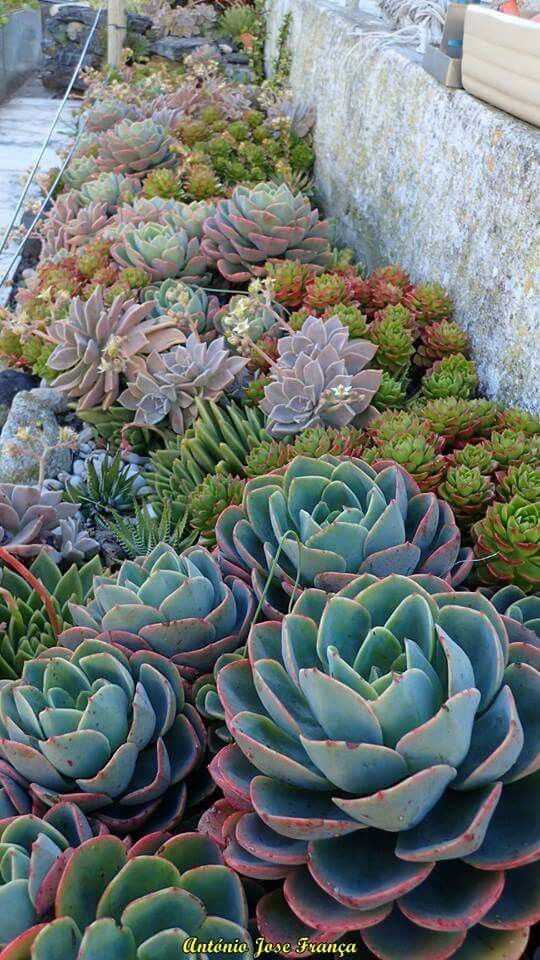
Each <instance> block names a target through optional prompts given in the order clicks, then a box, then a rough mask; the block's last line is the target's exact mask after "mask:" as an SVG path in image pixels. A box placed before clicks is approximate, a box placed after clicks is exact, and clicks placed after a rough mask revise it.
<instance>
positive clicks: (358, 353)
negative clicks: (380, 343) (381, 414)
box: [261, 317, 382, 438]
mask: <svg viewBox="0 0 540 960" xmlns="http://www.w3.org/2000/svg"><path fill="white" fill-rule="evenodd" d="M277 346H278V351H279V360H278V362H277V364H275V365H274V367H272V373H271V377H272V382H271V383H270V384H269V385H268V386H267V387H266V388H265V391H264V400H263V402H262V403H261V409H262V410H263V412H264V413H266V414H267V416H268V431H269V433H270V434H271V435H272V436H274V437H277V438H280V437H284V436H289V435H290V434H294V433H299V432H300V431H301V430H305V429H307V428H308V427H319V426H331V427H344V426H347V424H349V423H351V422H352V421H355V422H356V423H360V417H361V415H362V419H363V421H364V422H365V421H366V420H367V421H369V419H372V418H373V417H374V415H375V414H374V410H373V408H371V407H370V402H371V400H372V398H373V396H374V394H375V393H376V392H377V389H378V387H379V384H380V381H381V376H382V374H381V373H380V372H379V371H376V370H364V367H365V366H366V364H367V363H369V361H370V360H372V359H373V356H374V354H375V350H376V348H375V346H374V345H373V344H371V343H368V342H367V341H365V340H351V341H349V332H348V330H347V328H346V327H344V326H343V324H342V323H340V321H339V320H338V319H337V317H332V318H331V319H330V320H321V319H318V318H317V317H308V319H307V320H306V321H305V323H304V324H303V326H302V329H301V330H300V331H299V332H298V333H294V334H291V336H287V337H282V338H281V339H280V340H278V345H277Z"/></svg>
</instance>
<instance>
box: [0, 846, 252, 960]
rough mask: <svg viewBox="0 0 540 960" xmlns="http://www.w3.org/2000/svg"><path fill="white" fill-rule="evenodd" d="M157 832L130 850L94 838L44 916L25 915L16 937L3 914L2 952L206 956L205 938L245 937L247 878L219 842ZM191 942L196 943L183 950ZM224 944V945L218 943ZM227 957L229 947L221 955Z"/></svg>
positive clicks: (11, 957) (40, 958) (126, 959)
mask: <svg viewBox="0 0 540 960" xmlns="http://www.w3.org/2000/svg"><path fill="white" fill-rule="evenodd" d="M160 841H161V838H160V837H159V836H157V835H152V836H150V837H147V838H145V839H144V841H143V842H142V843H141V844H136V845H135V847H133V848H132V849H131V850H130V851H127V850H126V845H125V844H124V843H122V842H121V841H120V840H119V839H118V838H117V837H96V838H94V839H90V840H87V841H86V842H85V843H83V844H82V845H81V846H79V847H78V849H77V850H75V851H74V852H73V854H72V856H71V858H70V860H69V863H68V864H67V867H66V868H65V870H64V872H63V875H62V877H61V880H60V883H59V884H58V888H57V890H55V892H54V894H55V895H54V896H53V904H52V909H51V910H50V919H49V917H47V918H45V922H43V923H40V924H35V925H34V923H33V918H32V917H31V916H30V915H29V916H27V917H24V916H21V917H19V918H18V920H19V926H20V927H22V931H21V933H20V934H19V936H17V937H15V938H14V939H11V938H9V936H7V938H6V934H9V932H10V925H9V922H6V919H5V918H4V917H2V918H0V937H3V938H4V943H5V946H4V949H3V950H2V953H1V954H0V956H1V957H2V960H23V958H24V960H173V958H174V960H177V958H179V957H182V956H190V957H196V956H205V955H206V954H205V951H204V948H203V947H198V946H197V944H204V943H207V942H209V941H211V940H213V941H214V943H215V944H219V943H220V942H221V943H222V944H224V945H225V946H224V949H223V953H224V954H227V953H234V952H236V951H234V949H232V950H231V949H229V950H227V944H229V943H230V944H232V945H234V944H235V943H240V944H245V951H244V952H243V953H242V956H244V957H246V960H250V958H251V957H252V956H253V954H252V947H251V937H250V935H249V933H248V932H247V929H246V927H247V923H248V908H247V900H246V895H245V892H244V889H243V886H242V883H241V881H240V879H239V878H238V877H237V876H236V874H235V873H233V871H232V870H230V869H229V868H228V867H226V866H224V864H223V860H222V856H221V854H220V851H219V847H218V846H217V845H216V844H215V843H214V842H213V841H211V840H209V839H208V838H206V837H202V836H200V835H198V834H196V833H185V834H182V835H181V836H178V837H172V838H169V839H168V840H166V841H165V842H164V843H163V842H160ZM188 939H189V940H190V942H191V944H192V949H185V948H184V944H186V943H187V942H188ZM218 949H219V948H218ZM218 955H219V956H221V952H220V953H219V954H218Z"/></svg>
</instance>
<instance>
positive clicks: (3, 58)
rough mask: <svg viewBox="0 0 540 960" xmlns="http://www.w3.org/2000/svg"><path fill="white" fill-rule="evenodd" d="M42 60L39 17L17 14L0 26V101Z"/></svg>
mask: <svg viewBox="0 0 540 960" xmlns="http://www.w3.org/2000/svg"><path fill="white" fill-rule="evenodd" d="M40 60H41V13H40V11H39V10H17V11H16V12H15V13H12V14H11V15H10V16H9V17H8V19H7V22H6V23H4V24H2V25H0V100H4V99H5V98H6V97H7V96H8V94H9V93H11V91H12V90H13V89H14V88H15V87H16V86H18V84H19V83H21V82H22V80H24V78H25V77H26V76H28V74H29V73H31V72H32V71H33V70H35V69H36V68H37V66H38V65H39V62H40Z"/></svg>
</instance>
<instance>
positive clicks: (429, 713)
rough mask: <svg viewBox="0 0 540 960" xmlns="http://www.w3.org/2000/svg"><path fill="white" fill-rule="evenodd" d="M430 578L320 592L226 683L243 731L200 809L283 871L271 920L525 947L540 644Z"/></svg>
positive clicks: (227, 708)
mask: <svg viewBox="0 0 540 960" xmlns="http://www.w3.org/2000/svg"><path fill="white" fill-rule="evenodd" d="M533 637H534V635H533V634H532V632H531V634H530V636H529V640H528V641H527V642H523V640H521V641H520V642H517V643H514V642H509V638H508V633H507V630H506V627H505V623H504V621H503V619H502V617H501V616H500V615H499V614H498V612H497V610H496V609H495V607H494V606H493V604H491V603H490V602H489V600H487V599H486V598H485V597H483V596H482V595H481V594H480V593H478V592H476V593H474V592H473V593H470V592H469V593H468V592H454V591H452V590H451V588H450V587H449V586H448V584H446V583H444V582H443V581H441V580H439V579H438V578H434V577H424V578H421V581H418V579H416V578H406V577H401V576H390V577H388V578H385V579H382V580H378V579H376V578H375V577H372V576H361V577H359V578H358V579H357V580H355V581H353V582H351V583H350V584H349V585H348V586H347V587H346V588H345V589H343V590H342V591H341V592H340V593H339V594H338V595H337V596H335V597H332V598H328V597H327V595H326V594H325V593H324V592H323V591H321V590H314V589H309V590H306V591H305V592H304V594H303V595H302V596H301V598H300V599H299V600H298V601H297V603H296V604H295V607H294V610H293V612H292V613H291V614H289V615H287V616H286V617H285V618H284V619H283V621H282V622H281V623H278V622H267V623H260V624H257V625H256V626H254V627H253V629H252V631H251V634H250V637H249V640H248V644H247V654H246V657H247V658H246V659H244V660H237V661H236V662H233V663H230V664H228V665H226V666H224V667H223V668H222V669H221V670H220V671H219V674H218V679H217V687H218V692H219V696H220V700H221V703H222V705H223V707H224V714H225V719H226V722H227V726H228V728H229V730H230V732H231V734H232V736H233V738H234V740H235V741H236V742H235V743H234V744H232V745H230V746H227V747H225V748H224V749H223V750H222V751H221V752H220V753H219V754H217V756H216V758H215V759H214V760H213V762H212V764H211V772H212V774H213V776H214V779H215V780H216V782H217V784H218V785H219V786H220V787H221V788H222V790H223V791H224V793H225V795H226V797H227V798H228V804H227V803H224V802H223V801H221V804H220V805H219V804H218V807H217V808H216V811H215V816H214V815H213V814H212V812H210V813H209V814H206V815H205V816H204V818H203V820H202V822H201V826H202V827H203V828H204V829H206V830H208V829H210V831H211V832H213V833H215V835H217V836H218V837H219V838H220V839H221V842H222V843H223V844H224V845H225V861H226V862H227V863H228V864H229V865H230V866H232V867H234V869H236V870H238V871H239V872H240V873H242V874H244V875H246V876H249V877H254V878H261V879H267V880H273V881H274V882H276V881H278V885H277V886H276V888H275V890H274V891H273V892H270V893H268V894H266V895H265V896H264V897H263V898H262V899H261V901H260V902H259V905H258V910H257V917H258V924H259V928H260V930H261V933H262V934H263V936H265V937H267V938H268V939H270V940H273V941H280V942H283V941H284V940H285V941H292V942H295V941H296V940H297V939H298V937H299V936H301V935H305V936H307V937H308V938H309V939H310V940H313V941H315V942H320V941H334V940H337V939H339V938H340V937H342V936H344V935H345V934H347V933H348V932H350V931H360V932H361V936H362V938H363V940H364V943H365V945H366V946H367V947H368V948H369V950H370V951H372V953H373V954H374V955H375V956H376V957H379V958H382V960H405V958H407V960H408V958H412V957H414V958H415V960H434V958H447V957H455V958H456V960H465V958H471V960H472V958H474V960H476V958H480V957H484V956H486V957H487V956H488V955H489V956H490V957H496V958H498V960H502V958H505V960H518V958H520V957H522V955H523V951H524V949H525V946H526V943H527V939H528V933H529V927H530V925H532V924H533V923H535V921H537V920H538V919H539V913H540V908H539V902H538V884H539V876H540V863H539V855H540V829H539V821H538V805H539V803H540V796H539V793H540V780H539V772H538V767H539V764H540V760H539V757H540V752H539V741H540V721H539V713H538V702H539V698H540V645H539V644H538V640H537V638H534V639H535V640H536V643H535V642H530V641H531V639H532V638H533Z"/></svg>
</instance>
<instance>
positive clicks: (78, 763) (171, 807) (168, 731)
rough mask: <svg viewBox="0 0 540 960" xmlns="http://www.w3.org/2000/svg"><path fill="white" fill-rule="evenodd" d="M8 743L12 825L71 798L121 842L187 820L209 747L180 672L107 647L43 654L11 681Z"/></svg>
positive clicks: (2, 726) (155, 658) (3, 751)
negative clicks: (190, 784) (192, 783)
mask: <svg viewBox="0 0 540 960" xmlns="http://www.w3.org/2000/svg"><path fill="white" fill-rule="evenodd" d="M112 589H114V588H112ZM0 737H1V738H0V755H1V757H2V758H3V763H2V774H3V776H2V781H3V784H4V791H3V816H4V817H6V816H8V815H9V814H10V811H11V816H14V815H15V814H17V813H19V812H21V809H20V807H21V804H22V805H23V810H22V812H27V810H28V799H30V800H31V802H32V804H33V805H34V806H36V807H37V808H41V807H44V808H47V807H53V806H54V805H55V803H58V802H59V801H60V800H65V801H67V802H73V803H76V804H77V805H78V806H79V807H80V808H81V810H83V811H84V812H87V813H92V815H93V816H95V817H96V818H97V819H99V820H100V821H102V822H103V823H104V824H105V825H106V826H107V827H108V829H110V830H111V832H113V833H119V834H128V833H129V834H131V833H133V832H134V831H136V830H140V829H141V828H142V827H143V826H144V828H145V829H146V830H149V829H169V828H170V827H172V826H174V825H175V824H177V823H178V822H179V821H180V820H181V818H182V816H183V813H184V809H185V807H186V803H187V799H188V789H187V785H186V780H187V778H188V776H189V774H190V773H192V772H193V771H194V770H195V768H196V767H197V766H198V765H199V763H200V761H201V758H202V756H203V753H204V749H205V745H206V734H205V731H204V727H203V724H202V722H201V719H200V717H199V716H198V714H197V712H196V711H195V710H194V708H193V707H191V706H190V705H189V704H187V703H186V701H185V693H184V688H183V685H182V680H181V678H180V675H179V673H178V669H177V667H176V666H175V665H174V664H173V663H171V662H170V660H168V659H167V658H165V657H163V656H161V655H160V654H158V653H155V652H154V651H151V650H139V651H137V652H135V653H131V654H127V653H123V652H122V651H121V650H120V649H118V647H116V646H112V645H111V644H108V643H104V642H102V641H101V640H85V641H83V642H82V643H81V644H80V645H79V646H78V647H77V649H76V650H75V651H73V652H72V651H70V650H67V649H66V648H65V647H52V648H50V649H48V650H44V651H43V653H41V654H40V655H39V657H37V658H36V659H35V660H29V661H27V662H26V663H25V664H24V667H23V672H22V677H21V679H20V680H7V681H5V682H4V684H3V686H2V696H1V698H0Z"/></svg>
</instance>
